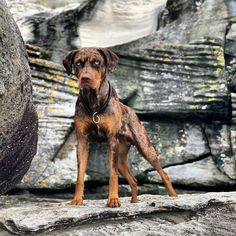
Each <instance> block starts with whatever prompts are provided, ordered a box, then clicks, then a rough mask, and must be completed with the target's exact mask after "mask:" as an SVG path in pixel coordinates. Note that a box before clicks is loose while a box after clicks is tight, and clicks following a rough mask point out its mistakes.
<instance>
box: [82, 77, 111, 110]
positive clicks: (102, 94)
mask: <svg viewBox="0 0 236 236" xmlns="http://www.w3.org/2000/svg"><path fill="white" fill-rule="evenodd" d="M82 92H83V95H82V96H83V99H84V101H85V102H86V104H87V105H88V107H89V108H90V110H91V111H93V112H96V111H98V110H99V109H100V107H101V106H102V105H103V104H104V102H105V101H106V100H107V97H108V94H109V83H108V80H107V79H106V78H105V79H103V80H102V81H101V84H100V86H99V88H97V89H83V90H82Z"/></svg>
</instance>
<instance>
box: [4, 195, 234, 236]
mask: <svg viewBox="0 0 236 236" xmlns="http://www.w3.org/2000/svg"><path fill="white" fill-rule="evenodd" d="M129 200H130V199H129V198H122V199H121V201H122V205H121V207H120V208H116V209H114V208H113V209H112V208H107V207H106V206H105V202H106V200H99V201H98V200H96V201H85V204H84V205H83V206H80V207H79V206H70V205H68V202H65V201H61V200H58V201H52V200H48V199H33V200H32V202H27V203H25V202H24V200H22V199H21V200H18V201H17V199H16V198H15V197H13V198H10V197H1V202H2V206H1V208H2V209H1V211H0V225H1V228H3V229H5V230H8V231H9V232H11V233H15V234H19V235H24V234H32V233H40V234H39V235H45V233H46V234H47V235H58V234H60V235H100V234H102V235H111V234H112V235H121V234H122V235H144V236H146V235H176V234H177V235H193V234H196V235H213V234H214V235H230V236H231V235H232V236H233V235H234V233H235V230H236V227H235V224H234V222H235V219H236V193H235V192H222V193H206V194H186V195H179V196H178V197H177V198H170V197H166V196H154V195H143V196H139V200H140V201H139V202H138V203H136V204H131V203H130V202H129ZM9 203H10V204H11V205H10V204H9ZM12 204H14V207H12ZM2 232H3V231H2ZM0 233H1V232H0Z"/></svg>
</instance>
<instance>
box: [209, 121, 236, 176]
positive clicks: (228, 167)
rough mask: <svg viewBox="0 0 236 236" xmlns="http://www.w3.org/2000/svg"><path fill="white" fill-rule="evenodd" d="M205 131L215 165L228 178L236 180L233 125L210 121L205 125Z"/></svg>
mask: <svg viewBox="0 0 236 236" xmlns="http://www.w3.org/2000/svg"><path fill="white" fill-rule="evenodd" d="M205 132H206V136H207V140H208V143H209V148H210V150H211V154H212V156H213V158H214V161H215V162H216V165H217V167H218V168H219V169H220V170H221V171H222V172H223V173H224V174H226V175H227V176H228V177H229V178H231V179H234V180H236V161H235V154H236V153H235V142H234V141H235V137H234V136H235V134H234V133H235V127H234V125H232V126H229V125H227V124H222V123H220V122H212V123H211V124H208V125H207V126H206V129H205Z"/></svg>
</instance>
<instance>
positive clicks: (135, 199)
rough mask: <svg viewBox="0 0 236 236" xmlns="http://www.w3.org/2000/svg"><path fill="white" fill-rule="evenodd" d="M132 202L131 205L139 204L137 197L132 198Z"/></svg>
mask: <svg viewBox="0 0 236 236" xmlns="http://www.w3.org/2000/svg"><path fill="white" fill-rule="evenodd" d="M130 202H131V203H137V202H138V198H137V197H132V198H131V201H130Z"/></svg>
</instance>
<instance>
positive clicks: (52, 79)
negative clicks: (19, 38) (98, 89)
mask: <svg viewBox="0 0 236 236" xmlns="http://www.w3.org/2000/svg"><path fill="white" fill-rule="evenodd" d="M27 51H28V53H29V55H30V57H29V63H30V68H31V73H32V82H33V87H34V103H35V105H36V108H37V112H38V116H39V140H38V150H37V154H36V156H35V157H34V159H33V161H32V165H31V167H30V169H29V171H28V172H27V174H26V175H25V177H24V179H23V181H22V185H21V186H22V187H23V186H24V187H28V188H54V189H55V188H56V189H57V188H61V187H66V186H68V185H70V184H72V183H73V182H74V181H75V178H76V168H77V165H76V155H68V152H66V151H65V150H64V145H66V143H65V140H66V139H67V137H68V136H69V135H70V133H71V132H72V123H73V116H74V107H75V102H76V99H77V95H78V91H79V90H78V83H77V81H76V79H74V78H70V77H68V76H67V75H66V74H65V71H64V68H63V67H62V66H61V65H59V64H56V63H53V62H51V61H48V60H47V59H46V58H47V52H46V51H44V50H41V49H40V48H38V47H33V46H31V45H28V46H27ZM73 140H75V139H73ZM73 140H72V141H73ZM68 141H70V139H69V140H68ZM73 142H74V145H75V141H73ZM64 143H65V144H64ZM61 153H62V154H61ZM63 153H64V154H63ZM73 154H74V153H73Z"/></svg>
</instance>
